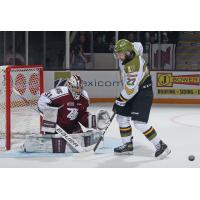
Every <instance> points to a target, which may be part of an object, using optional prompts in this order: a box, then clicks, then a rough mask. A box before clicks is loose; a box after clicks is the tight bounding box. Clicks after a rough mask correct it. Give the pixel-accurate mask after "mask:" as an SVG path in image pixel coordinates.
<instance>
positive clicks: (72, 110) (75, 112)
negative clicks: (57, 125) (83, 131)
mask: <svg viewBox="0 0 200 200" xmlns="http://www.w3.org/2000/svg"><path fill="white" fill-rule="evenodd" d="M67 110H68V111H69V114H68V115H67V118H68V119H70V120H75V119H76V118H77V116H78V109H77V108H67Z"/></svg>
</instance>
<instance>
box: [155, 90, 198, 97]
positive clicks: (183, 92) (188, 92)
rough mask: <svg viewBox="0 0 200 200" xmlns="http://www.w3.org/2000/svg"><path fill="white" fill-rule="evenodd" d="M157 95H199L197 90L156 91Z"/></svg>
mask: <svg viewBox="0 0 200 200" xmlns="http://www.w3.org/2000/svg"><path fill="white" fill-rule="evenodd" d="M157 93H158V94H159V95H179V96H180V95H200V90H198V89H158V90H157Z"/></svg>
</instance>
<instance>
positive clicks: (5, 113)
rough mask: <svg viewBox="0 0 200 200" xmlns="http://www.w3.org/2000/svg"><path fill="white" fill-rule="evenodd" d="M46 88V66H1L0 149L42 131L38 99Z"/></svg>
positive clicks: (6, 148)
mask: <svg viewBox="0 0 200 200" xmlns="http://www.w3.org/2000/svg"><path fill="white" fill-rule="evenodd" d="M43 90H44V81H43V66H42V65H27V66H26V65H25V66H0V149H1V150H10V149H11V146H12V145H11V143H12V142H11V141H12V140H13V141H14V140H15V139H16V138H18V139H21V138H23V139H24V138H25V136H26V135H27V134H33V133H40V131H41V121H42V118H41V117H40V115H39V113H37V112H36V111H35V110H34V109H36V108H37V101H38V98H39V97H40V94H41V93H42V92H43Z"/></svg>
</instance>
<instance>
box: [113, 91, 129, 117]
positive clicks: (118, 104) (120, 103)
mask: <svg viewBox="0 0 200 200" xmlns="http://www.w3.org/2000/svg"><path fill="white" fill-rule="evenodd" d="M126 102H127V100H126V99H124V98H123V97H122V96H121V95H120V97H118V98H117V99H116V100H115V103H114V105H113V109H112V110H113V112H115V113H116V114H120V113H121V112H122V110H123V108H124V106H125V105H126Z"/></svg>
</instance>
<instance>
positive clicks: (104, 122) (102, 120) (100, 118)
mask: <svg viewBox="0 0 200 200" xmlns="http://www.w3.org/2000/svg"><path fill="white" fill-rule="evenodd" d="M109 123H110V115H109V113H108V111H106V110H99V112H98V113H97V128H98V129H99V130H103V129H105V128H106V127H107V126H108V124H109Z"/></svg>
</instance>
